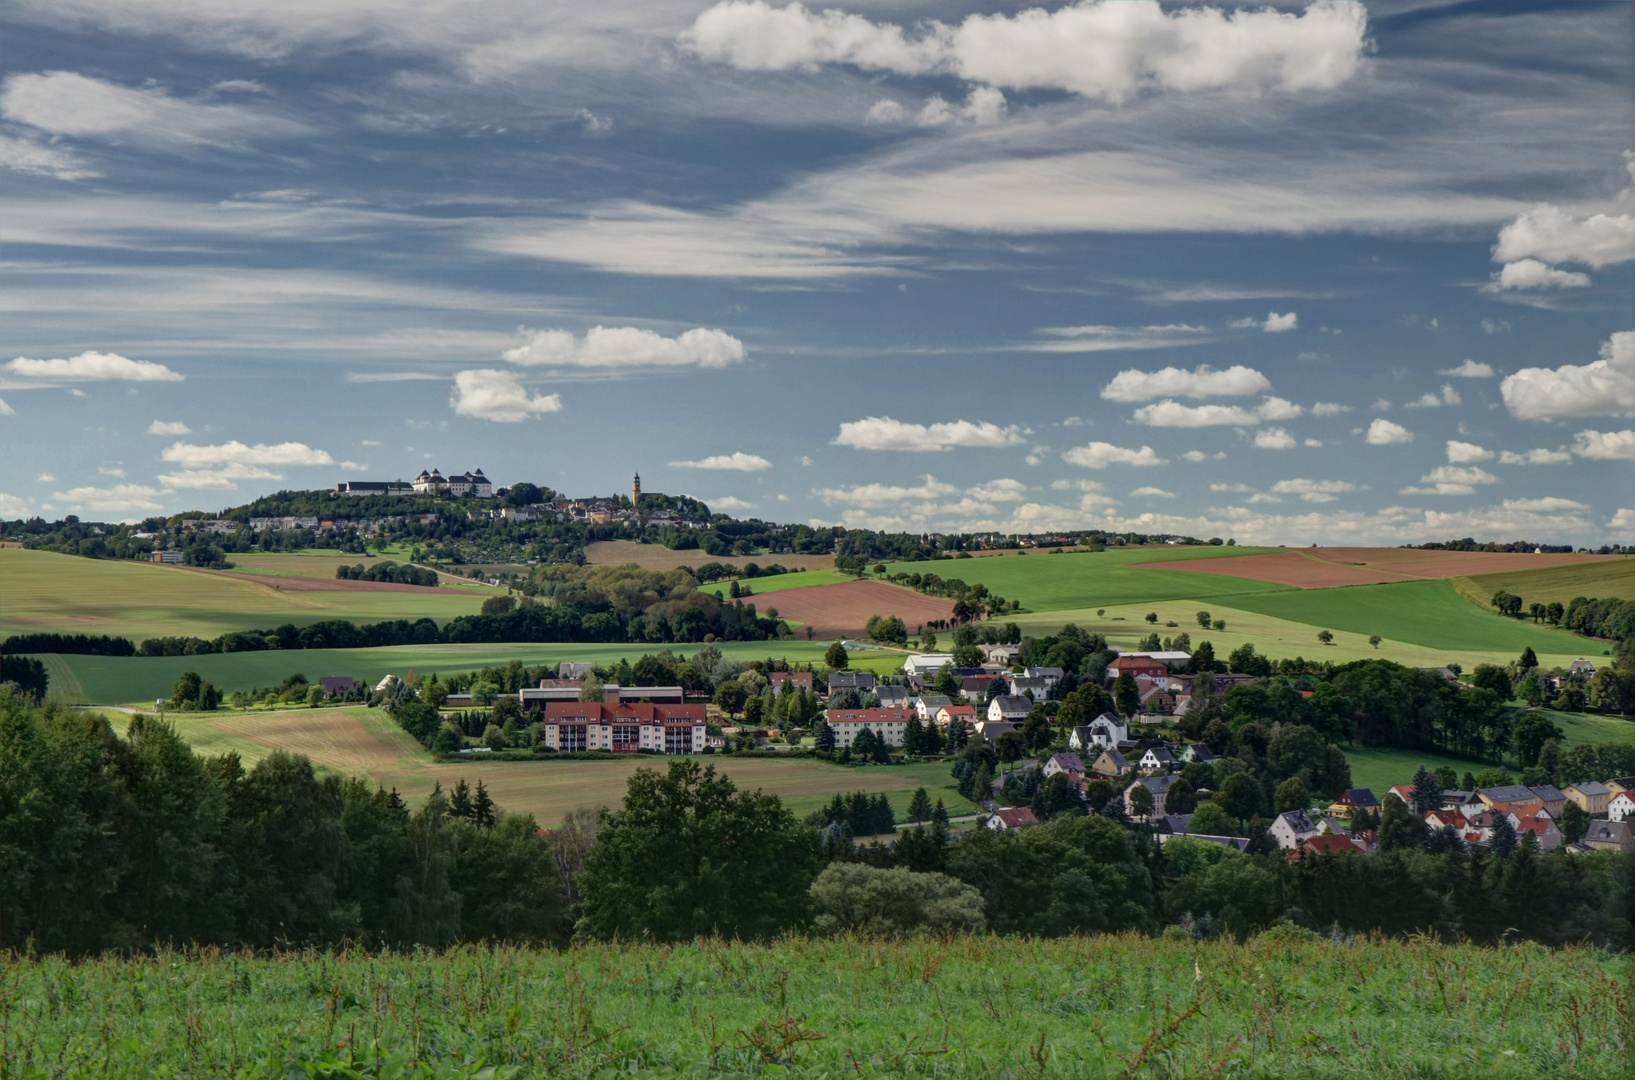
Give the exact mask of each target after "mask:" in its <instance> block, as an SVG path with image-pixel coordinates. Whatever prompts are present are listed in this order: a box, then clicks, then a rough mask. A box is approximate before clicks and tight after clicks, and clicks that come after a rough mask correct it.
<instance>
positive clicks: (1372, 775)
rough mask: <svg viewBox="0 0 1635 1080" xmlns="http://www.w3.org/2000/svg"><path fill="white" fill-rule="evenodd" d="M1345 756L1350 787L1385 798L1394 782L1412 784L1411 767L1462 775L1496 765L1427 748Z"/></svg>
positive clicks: (1353, 752) (1366, 751)
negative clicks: (1431, 750) (1348, 768)
mask: <svg viewBox="0 0 1635 1080" xmlns="http://www.w3.org/2000/svg"><path fill="white" fill-rule="evenodd" d="M1345 759H1346V761H1347V762H1349V763H1350V765H1351V786H1352V787H1365V788H1373V789H1374V794H1375V795H1377V796H1379V797H1380V798H1384V797H1385V792H1386V790H1387V789H1388V788H1390V787H1392V786H1393V785H1395V784H1407V783H1412V782H1413V779H1414V770H1416V769H1418V768H1419V767H1420V766H1421V765H1423V766H1425V767H1426V768H1427V769H1436V768H1439V767H1441V766H1443V765H1446V766H1448V767H1449V768H1450V769H1452V770H1453V771H1454V772H1456V773H1458V774H1459V775H1460V776H1461V777H1462V776H1464V775H1465V773H1467V772H1472V773H1479V772H1481V771H1482V770H1483V769H1491V768H1494V767H1495V765H1496V764H1497V763H1496V762H1492V761H1477V760H1475V759H1473V758H1461V757H1452V756H1450V755H1448V754H1438V753H1433V752H1430V751H1424V752H1421V751H1418V750H1394V749H1380V748H1376V747H1370V748H1368V749H1352V750H1347V751H1346V752H1345ZM1507 767H1508V768H1509V769H1510V770H1511V772H1512V773H1515V772H1516V769H1515V762H1513V761H1512V762H1510V763H1509V764H1508V766H1507Z"/></svg>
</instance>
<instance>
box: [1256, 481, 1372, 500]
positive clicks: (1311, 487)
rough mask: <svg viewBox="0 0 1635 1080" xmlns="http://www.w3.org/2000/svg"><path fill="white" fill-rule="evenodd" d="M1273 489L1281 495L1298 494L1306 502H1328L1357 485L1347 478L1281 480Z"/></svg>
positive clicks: (1355, 488) (1355, 487) (1354, 488)
mask: <svg viewBox="0 0 1635 1080" xmlns="http://www.w3.org/2000/svg"><path fill="white" fill-rule="evenodd" d="M1272 490H1273V491H1275V492H1277V493H1278V494H1279V495H1298V496H1300V498H1301V499H1302V500H1303V501H1305V502H1313V503H1327V502H1333V501H1334V500H1335V497H1336V496H1338V495H1341V494H1343V493H1345V492H1348V491H1356V490H1357V485H1356V484H1353V483H1351V482H1350V481H1347V480H1305V479H1301V478H1298V477H1297V478H1295V479H1293V480H1279V481H1278V482H1277V483H1275V484H1273V485H1272Z"/></svg>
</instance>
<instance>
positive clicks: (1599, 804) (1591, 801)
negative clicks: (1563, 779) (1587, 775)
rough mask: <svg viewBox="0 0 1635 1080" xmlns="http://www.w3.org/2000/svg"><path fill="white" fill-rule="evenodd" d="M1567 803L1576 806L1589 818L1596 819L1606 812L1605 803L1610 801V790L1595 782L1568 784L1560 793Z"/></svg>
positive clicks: (1584, 781) (1585, 781) (1583, 781)
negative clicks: (1564, 796)
mask: <svg viewBox="0 0 1635 1080" xmlns="http://www.w3.org/2000/svg"><path fill="white" fill-rule="evenodd" d="M1562 793H1563V794H1564V795H1566V796H1567V799H1568V801H1570V802H1575V803H1577V804H1578V808H1579V809H1580V810H1582V811H1584V813H1586V814H1588V815H1590V816H1591V817H1598V816H1600V815H1601V814H1604V813H1606V812H1607V803H1609V802H1611V801H1612V789H1610V788H1609V787H1607V785H1605V784H1603V783H1601V782H1599V781H1596V780H1581V781H1579V782H1578V783H1576V784H1568V785H1567V786H1566V788H1565V789H1563V792H1562Z"/></svg>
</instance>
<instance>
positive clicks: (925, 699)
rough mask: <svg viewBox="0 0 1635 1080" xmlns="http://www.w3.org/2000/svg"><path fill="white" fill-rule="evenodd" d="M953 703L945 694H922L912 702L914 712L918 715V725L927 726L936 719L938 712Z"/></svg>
mask: <svg viewBox="0 0 1635 1080" xmlns="http://www.w3.org/2000/svg"><path fill="white" fill-rule="evenodd" d="M953 703H954V702H953V699H952V698H950V697H949V696H948V695H947V694H922V695H921V696H920V697H918V698H916V699H915V700H914V711H915V712H917V713H919V714H920V723H922V724H929V723H931V722H932V721H934V720H935V719H936V718H937V712H938V710H941V709H946V708H947V707H948V706H950V705H952V704H953Z"/></svg>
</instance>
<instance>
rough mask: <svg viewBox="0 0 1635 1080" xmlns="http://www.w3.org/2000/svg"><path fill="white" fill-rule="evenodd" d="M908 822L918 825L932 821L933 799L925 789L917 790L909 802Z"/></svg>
mask: <svg viewBox="0 0 1635 1080" xmlns="http://www.w3.org/2000/svg"><path fill="white" fill-rule="evenodd" d="M908 820H909V821H910V822H913V823H914V824H917V825H923V824H925V823H926V822H927V821H930V820H931V797H930V796H929V795H927V794H926V792H925V788H916V789H915V791H914V797H913V798H912V799H910V800H909V801H908Z"/></svg>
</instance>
